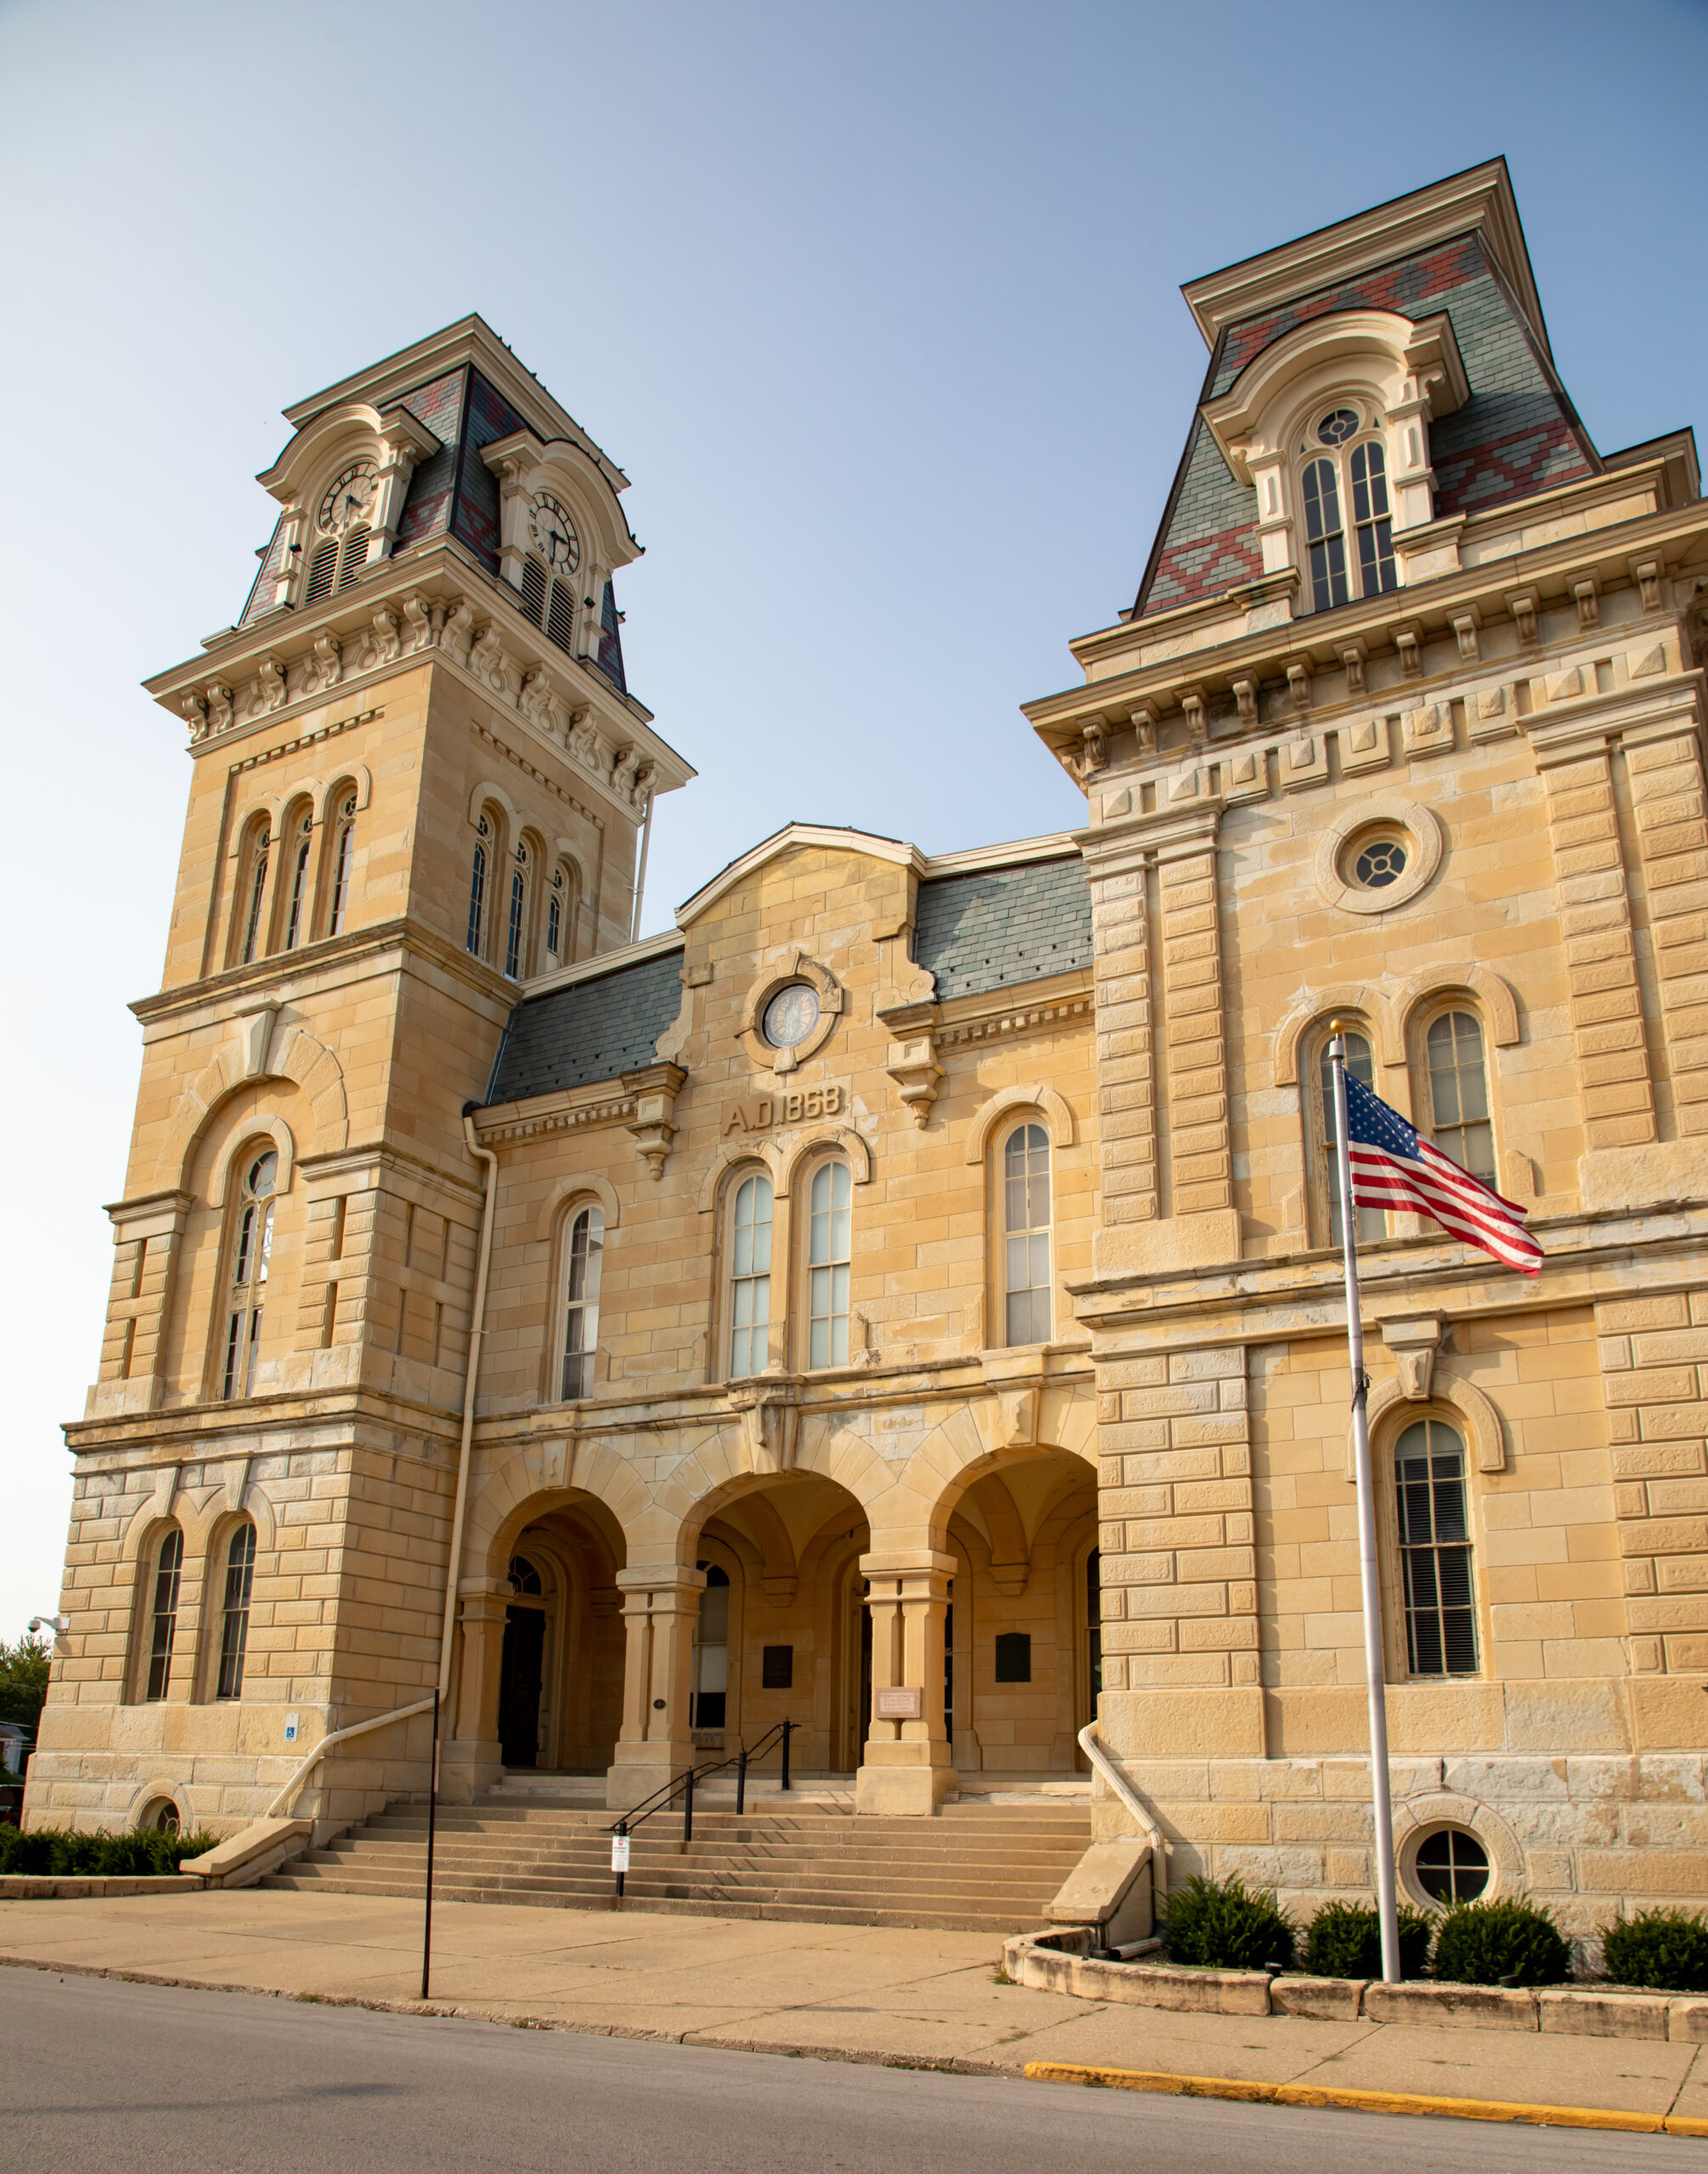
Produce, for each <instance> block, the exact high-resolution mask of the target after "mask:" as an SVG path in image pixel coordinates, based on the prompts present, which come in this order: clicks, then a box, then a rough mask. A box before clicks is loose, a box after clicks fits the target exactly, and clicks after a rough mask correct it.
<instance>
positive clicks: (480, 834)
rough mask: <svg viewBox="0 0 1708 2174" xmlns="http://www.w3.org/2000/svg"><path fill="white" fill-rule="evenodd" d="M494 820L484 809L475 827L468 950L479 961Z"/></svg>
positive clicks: (470, 886)
mask: <svg viewBox="0 0 1708 2174" xmlns="http://www.w3.org/2000/svg"><path fill="white" fill-rule="evenodd" d="M493 843H494V840H493V825H492V819H491V817H490V816H489V815H488V814H487V813H486V811H485V809H484V808H483V809H482V811H481V819H480V820H479V822H478V823H476V825H475V855H474V860H473V862H472V864H471V867H470V870H469V933H468V949H470V950H471V952H472V953H473V954H474V955H475V957H476V959H478V958H479V957H480V955H481V951H482V945H483V943H484V940H485V937H486V926H487V882H488V877H489V876H491V873H492V858H493Z"/></svg>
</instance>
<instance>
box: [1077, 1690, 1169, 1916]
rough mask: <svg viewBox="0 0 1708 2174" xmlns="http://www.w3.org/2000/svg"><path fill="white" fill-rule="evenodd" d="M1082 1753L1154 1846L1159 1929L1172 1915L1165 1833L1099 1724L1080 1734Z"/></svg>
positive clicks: (1154, 1890)
mask: <svg viewBox="0 0 1708 2174" xmlns="http://www.w3.org/2000/svg"><path fill="white" fill-rule="evenodd" d="M1079 1749H1080V1750H1081V1751H1083V1752H1084V1753H1085V1756H1086V1758H1087V1759H1089V1760H1091V1764H1092V1766H1095V1767H1096V1770H1097V1771H1098V1772H1099V1773H1100V1774H1101V1775H1102V1777H1103V1779H1104V1780H1105V1781H1106V1782H1107V1783H1108V1785H1109V1787H1110V1788H1111V1789H1112V1790H1113V1792H1114V1794H1115V1795H1116V1796H1117V1797H1119V1799H1120V1801H1121V1803H1122V1804H1123V1805H1124V1806H1125V1808H1126V1810H1127V1811H1129V1812H1130V1814H1131V1816H1133V1818H1134V1819H1135V1820H1136V1821H1137V1822H1138V1827H1139V1832H1140V1833H1141V1834H1142V1835H1143V1836H1144V1838H1145V1839H1146V1841H1147V1842H1148V1843H1149V1844H1150V1845H1151V1922H1152V1923H1153V1924H1158V1925H1159V1924H1160V1923H1162V1922H1163V1919H1164V1918H1166V1917H1167V1915H1168V1912H1169V1848H1170V1845H1169V1844H1168V1843H1166V1842H1165V1841H1164V1839H1163V1830H1162V1828H1160V1827H1158V1824H1157V1822H1156V1821H1155V1820H1154V1819H1153V1817H1152V1816H1151V1813H1150V1809H1149V1807H1148V1806H1147V1804H1146V1803H1145V1800H1144V1799H1143V1798H1142V1797H1141V1795H1140V1794H1139V1793H1138V1791H1137V1790H1136V1788H1134V1787H1133V1785H1132V1783H1130V1781H1129V1780H1128V1779H1127V1777H1126V1776H1125V1774H1124V1773H1123V1772H1122V1771H1121V1770H1120V1768H1119V1766H1116V1764H1115V1762H1114V1760H1113V1759H1111V1758H1110V1756H1109V1754H1108V1752H1106V1751H1105V1750H1104V1749H1103V1747H1102V1744H1101V1743H1098V1741H1097V1724H1096V1722H1095V1721H1087V1722H1086V1724H1085V1727H1084V1728H1082V1729H1081V1730H1080V1732H1079Z"/></svg>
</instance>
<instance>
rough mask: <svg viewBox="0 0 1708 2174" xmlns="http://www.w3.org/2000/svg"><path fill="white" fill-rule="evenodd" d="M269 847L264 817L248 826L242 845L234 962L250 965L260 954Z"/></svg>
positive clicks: (269, 841) (269, 840)
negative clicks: (235, 958) (247, 834)
mask: <svg viewBox="0 0 1708 2174" xmlns="http://www.w3.org/2000/svg"><path fill="white" fill-rule="evenodd" d="M270 845H271V839H270V837H269V835H268V823H267V818H266V817H265V816H264V815H263V816H262V818H261V819H260V820H259V821H257V822H255V823H251V825H250V828H249V836H248V837H247V838H246V840H245V842H244V848H243V855H242V859H241V860H240V863H239V866H238V878H237V914H238V925H237V936H238V941H237V947H236V948H237V963H238V965H239V966H250V965H251V964H252V963H253V962H254V961H255V960H256V959H258V958H259V957H260V955H261V942H262V923H261V915H262V907H263V906H264V905H265V904H266V902H267V860H268V849H269V847H270Z"/></svg>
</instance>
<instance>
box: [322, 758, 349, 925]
mask: <svg viewBox="0 0 1708 2174" xmlns="http://www.w3.org/2000/svg"><path fill="white" fill-rule="evenodd" d="M335 824H336V828H335V830H334V831H333V833H332V897H331V903H330V907H329V908H328V910H327V915H326V933H327V934H328V935H329V936H341V935H342V934H343V933H344V923H345V921H346V919H347V917H348V915H349V911H350V879H351V876H352V873H353V864H354V862H355V859H356V796H355V794H354V793H353V792H343V793H340V794H339V796H338V813H337V815H336V817H335Z"/></svg>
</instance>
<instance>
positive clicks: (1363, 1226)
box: [1313, 1027, 1388, 1246]
mask: <svg viewBox="0 0 1708 2174" xmlns="http://www.w3.org/2000/svg"><path fill="white" fill-rule="evenodd" d="M1332 1039H1333V1036H1332V1035H1329V1034H1325V1035H1324V1036H1323V1038H1322V1051H1321V1054H1320V1056H1319V1058H1318V1061H1317V1066H1316V1112H1315V1115H1316V1127H1315V1130H1316V1139H1317V1141H1318V1142H1319V1143H1320V1145H1318V1146H1317V1147H1316V1149H1315V1151H1314V1154H1313V1160H1314V1161H1315V1163H1316V1187H1315V1191H1316V1198H1317V1199H1318V1201H1320V1202H1322V1205H1323V1208H1324V1210H1325V1211H1326V1212H1325V1213H1324V1214H1323V1216H1322V1224H1323V1226H1324V1227H1323V1228H1322V1229H1320V1230H1319V1231H1317V1233H1316V1235H1317V1236H1319V1237H1320V1238H1322V1241H1323V1242H1324V1243H1325V1244H1328V1245H1331V1246H1343V1245H1344V1243H1345V1242H1346V1240H1345V1231H1344V1225H1343V1223H1342V1221H1341V1201H1340V1158H1339V1154H1338V1153H1337V1152H1336V1147H1337V1142H1338V1139H1339V1135H1337V1133H1336V1132H1335V1129H1334V1067H1333V1063H1332V1062H1330V1060H1329V1056H1328V1045H1329V1043H1330V1041H1331V1040H1332ZM1344 1039H1345V1043H1346V1069H1347V1071H1348V1072H1349V1073H1350V1074H1351V1076H1352V1078H1353V1079H1356V1080H1359V1081H1361V1083H1362V1084H1363V1085H1365V1086H1366V1087H1368V1088H1370V1089H1371V1090H1374V1089H1375V1085H1376V1060H1375V1057H1374V1056H1373V1054H1372V1051H1371V1048H1370V1037H1369V1036H1368V1035H1367V1034H1364V1033H1360V1032H1359V1030H1358V1029H1357V1028H1356V1027H1349V1028H1345V1029H1344ZM1387 1235H1388V1218H1387V1216H1386V1214H1384V1212H1383V1210H1382V1209H1381V1208H1360V1209H1359V1210H1358V1227H1357V1231H1356V1237H1357V1240H1358V1242H1359V1244H1360V1245H1368V1244H1370V1243H1372V1242H1373V1241H1374V1240H1376V1239H1378V1238H1385V1237H1386V1236H1387Z"/></svg>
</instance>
